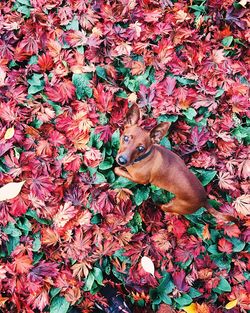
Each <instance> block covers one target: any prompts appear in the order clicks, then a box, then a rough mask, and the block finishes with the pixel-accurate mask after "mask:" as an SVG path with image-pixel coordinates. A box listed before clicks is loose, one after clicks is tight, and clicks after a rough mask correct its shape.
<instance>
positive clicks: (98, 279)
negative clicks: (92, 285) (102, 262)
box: [92, 267, 103, 285]
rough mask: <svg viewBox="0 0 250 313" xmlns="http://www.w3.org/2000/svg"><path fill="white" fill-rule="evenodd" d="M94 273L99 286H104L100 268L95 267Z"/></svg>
mask: <svg viewBox="0 0 250 313" xmlns="http://www.w3.org/2000/svg"><path fill="white" fill-rule="evenodd" d="M92 273H93V275H94V277H95V281H96V282H97V283H98V284H99V285H103V283H102V281H103V275H102V271H101V270H100V269H99V268H98V267H93V270H92Z"/></svg>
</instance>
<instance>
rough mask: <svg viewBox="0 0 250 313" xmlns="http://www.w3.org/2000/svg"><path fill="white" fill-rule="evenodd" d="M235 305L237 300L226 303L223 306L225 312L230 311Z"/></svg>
mask: <svg viewBox="0 0 250 313" xmlns="http://www.w3.org/2000/svg"><path fill="white" fill-rule="evenodd" d="M237 303H238V300H237V299H235V300H232V301H230V302H228V303H227V304H226V305H225V308H226V309H227V310H230V309H232V308H234V307H235V306H236V305H237Z"/></svg>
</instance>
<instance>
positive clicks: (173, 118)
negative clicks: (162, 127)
mask: <svg viewBox="0 0 250 313" xmlns="http://www.w3.org/2000/svg"><path fill="white" fill-rule="evenodd" d="M177 120H178V116H177V115H169V114H165V115H161V116H159V117H158V118H157V122H158V123H161V122H176V121H177Z"/></svg>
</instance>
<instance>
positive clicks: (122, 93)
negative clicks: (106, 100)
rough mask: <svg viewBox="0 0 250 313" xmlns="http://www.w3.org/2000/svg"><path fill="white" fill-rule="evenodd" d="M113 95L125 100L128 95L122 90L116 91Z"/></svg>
mask: <svg viewBox="0 0 250 313" xmlns="http://www.w3.org/2000/svg"><path fill="white" fill-rule="evenodd" d="M115 95H116V97H118V98H122V99H127V98H128V95H127V93H126V91H124V90H122V89H120V90H119V91H117V92H116V94H115Z"/></svg>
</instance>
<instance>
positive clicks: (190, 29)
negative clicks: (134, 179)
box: [0, 0, 250, 313]
mask: <svg viewBox="0 0 250 313" xmlns="http://www.w3.org/2000/svg"><path fill="white" fill-rule="evenodd" d="M0 12H1V14H0V182H1V183H0V184H1V185H0V186H5V185H7V184H8V183H10V182H20V183H21V182H24V181H25V183H24V185H23V186H22V184H19V185H18V186H20V187H21V186H22V189H21V192H20V193H19V195H18V196H16V197H14V198H11V199H9V198H8V195H7V198H6V200H5V201H1V203H0V246H1V249H0V311H1V312H3V313H6V312H11V313H15V312H27V313H31V312H51V313H55V312H60V313H64V312H67V311H69V310H70V308H71V307H72V306H77V307H78V308H80V309H81V310H82V312H84V313H88V312H93V310H94V309H93V306H94V303H95V301H104V299H103V298H102V297H101V295H100V294H99V293H98V290H99V289H100V287H101V286H102V284H106V283H108V282H109V281H110V282H109V283H111V284H114V285H115V286H116V288H117V289H118V290H120V291H121V292H122V293H123V295H126V301H127V302H128V303H129V304H130V305H133V310H134V312H151V310H153V311H156V310H157V309H158V307H159V304H163V303H166V304H170V305H171V306H172V307H174V308H175V310H176V311H178V312H184V310H185V311H186V312H198V313H208V312H218V313H220V312H225V311H228V312H233V313H236V312H247V310H248V309H249V308H250V301H249V293H250V282H249V269H250V268H249V264H250V256H249V239H250V232H249V228H248V227H249V219H248V218H247V215H248V214H249V206H250V200H249V181H248V177H249V166H250V165H249V151H248V148H247V146H248V144H249V142H250V137H249V126H250V111H249V99H248V82H247V70H248V67H247V64H249V55H248V50H247V47H248V46H247V45H248V42H249V38H250V32H249V20H248V18H249V11H248V10H247V1H244V0H242V1H234V0H227V1H219V0H209V1H206V0H202V1H201V0H193V1H181V0H180V1H170V0H160V1H154V0H138V1H136V0H110V1H102V0H99V1H94V0H93V1H91V0H89V1H81V0H68V1H63V0H15V1H13V0H10V1H1V2H0ZM134 102H136V103H138V104H139V106H140V107H141V109H142V112H143V116H144V122H143V123H144V125H145V126H147V127H151V126H153V125H155V124H156V122H161V121H171V122H172V126H171V129H170V132H169V136H168V138H164V139H163V141H162V145H164V146H166V147H167V148H168V149H172V150H173V151H175V152H176V153H177V154H179V155H180V156H181V157H182V158H183V159H184V160H185V162H186V164H187V165H188V166H189V167H190V168H191V169H192V170H193V171H194V173H195V174H196V175H197V176H198V177H199V178H200V180H201V182H202V184H203V185H204V186H206V190H207V192H208V195H209V198H210V200H211V203H212V205H213V206H214V207H215V208H217V209H219V210H220V211H222V212H226V213H227V214H230V215H232V216H234V217H236V218H237V219H238V222H236V223H224V222H223V221H219V220H215V219H214V218H213V217H212V216H211V215H210V214H208V213H207V212H206V211H205V209H202V208H201V209H200V210H199V211H198V212H197V213H195V214H193V215H189V216H185V217H184V216H176V215H171V214H166V215H164V213H163V212H161V211H160V210H159V208H158V207H157V204H159V203H161V202H166V201H168V200H169V198H170V195H169V194H167V193H166V192H163V191H162V190H159V189H158V188H156V187H154V186H140V185H135V184H133V183H131V182H129V181H127V180H125V179H122V178H118V177H116V176H115V174H114V172H113V167H114V166H115V156H116V153H117V149H118V144H119V133H120V131H121V130H122V127H123V123H124V116H125V114H126V111H127V108H128V106H129V105H130V104H132V103H134ZM142 256H146V257H148V258H150V259H151V260H152V261H153V263H154V266H155V277H154V276H153V275H151V274H150V273H147V272H145V271H144V269H143V268H142V267H141V263H140V260H141V257H142ZM225 306H226V308H225ZM182 308H184V310H182ZM162 309H163V310H164V307H162ZM163 310H162V312H163Z"/></svg>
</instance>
